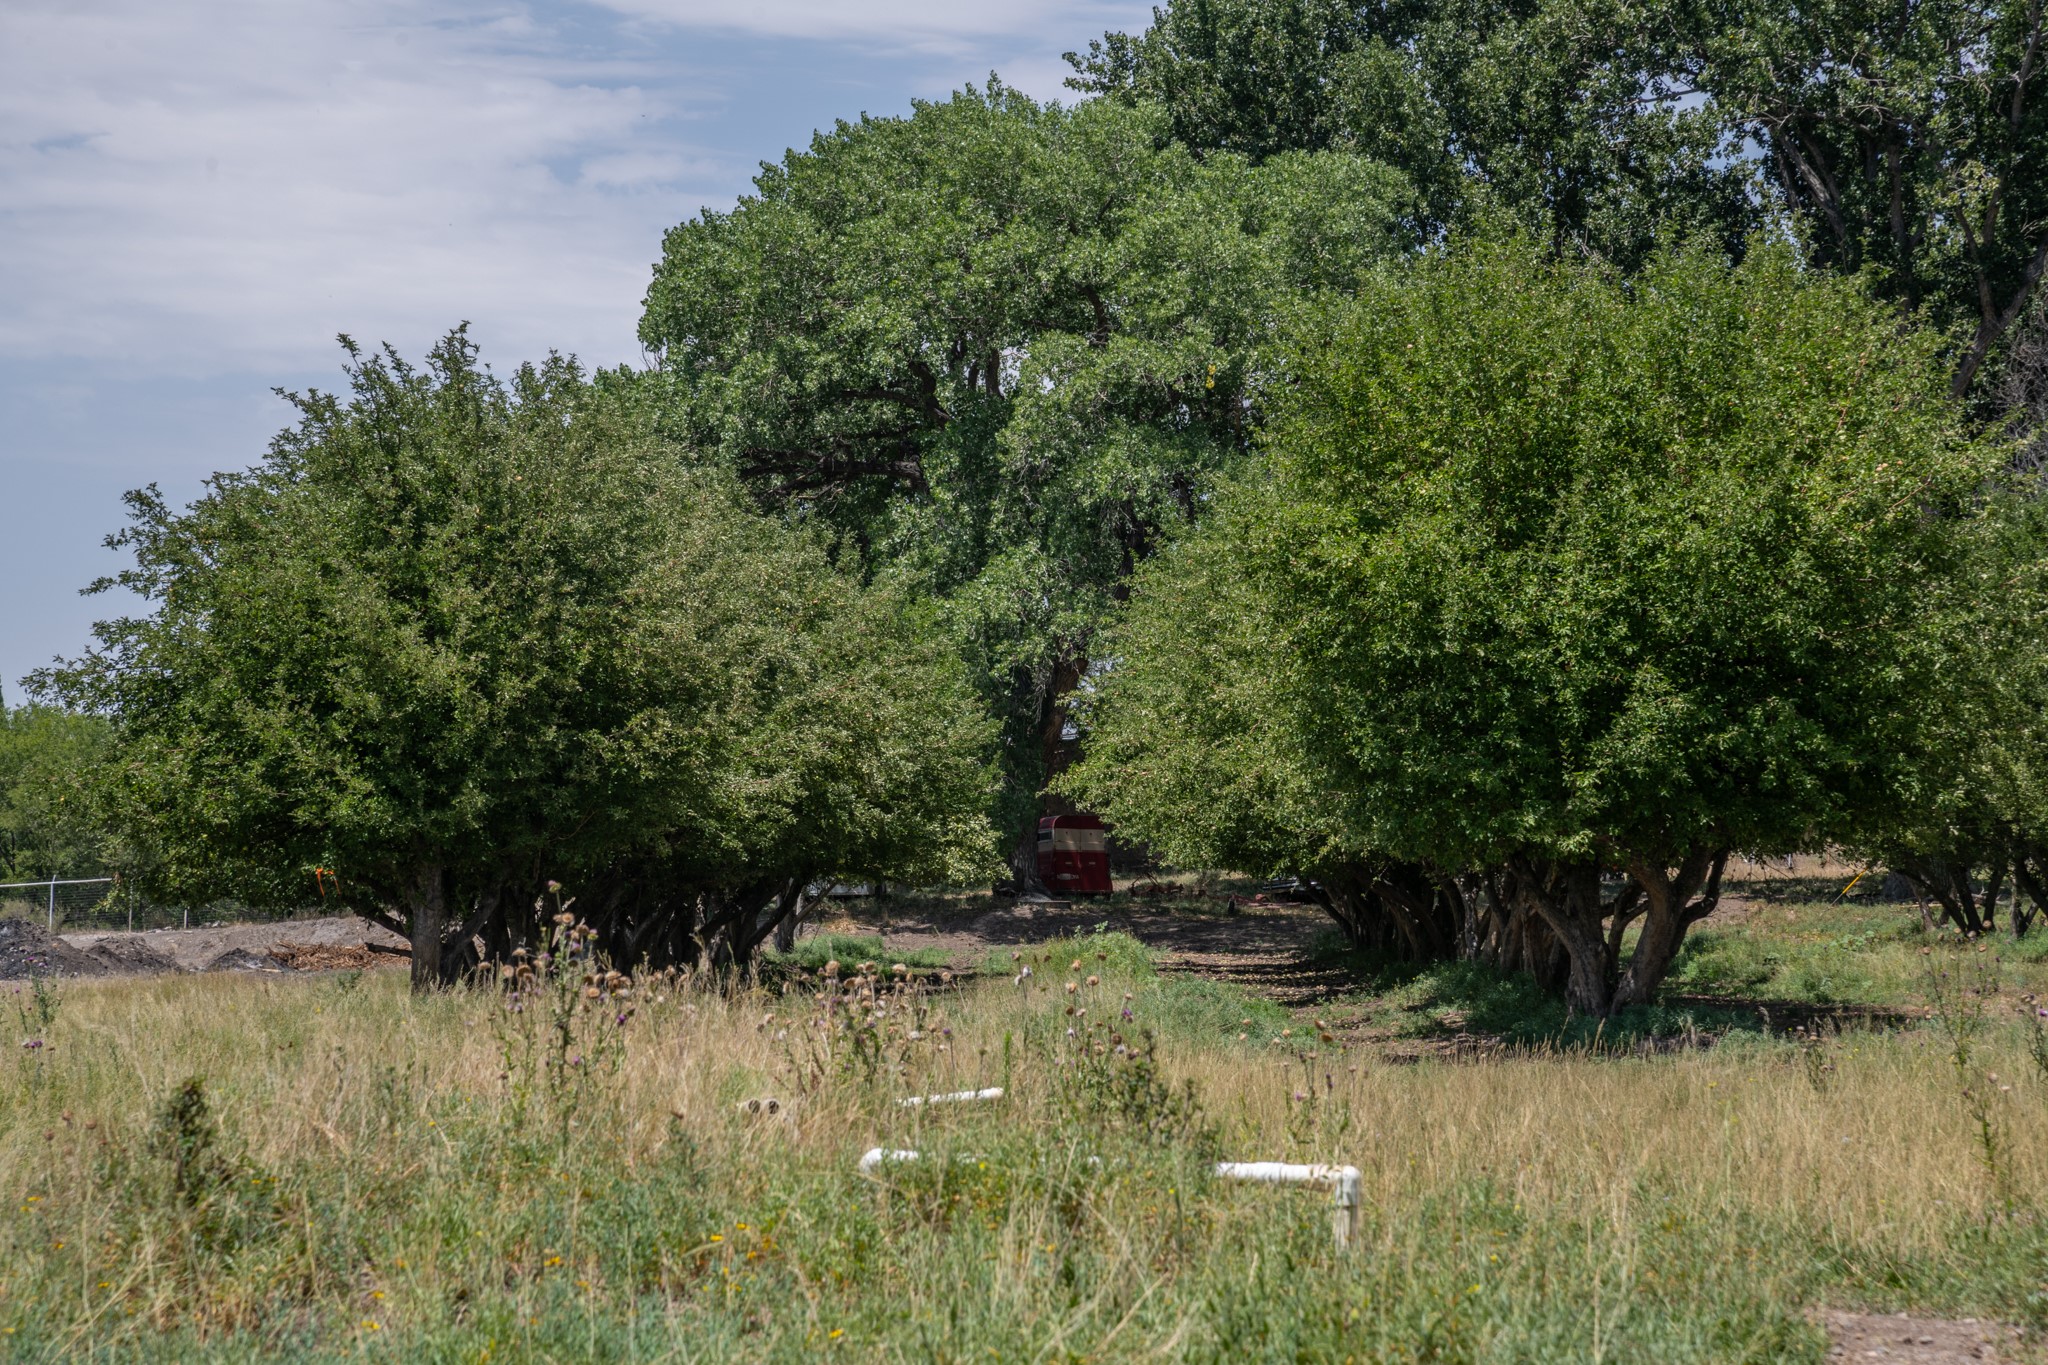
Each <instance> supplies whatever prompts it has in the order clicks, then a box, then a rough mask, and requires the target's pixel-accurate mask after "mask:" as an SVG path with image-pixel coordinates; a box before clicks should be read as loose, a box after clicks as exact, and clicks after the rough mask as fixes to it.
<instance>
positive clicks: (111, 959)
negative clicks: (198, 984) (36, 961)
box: [60, 937, 184, 976]
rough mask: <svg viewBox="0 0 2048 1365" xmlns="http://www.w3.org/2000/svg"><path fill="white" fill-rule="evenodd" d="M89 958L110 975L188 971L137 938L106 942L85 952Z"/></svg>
mask: <svg viewBox="0 0 2048 1365" xmlns="http://www.w3.org/2000/svg"><path fill="white" fill-rule="evenodd" d="M60 941H61V940H60ZM66 946H67V947H68V946H69V945H66ZM73 951H76V949H74V950H73ZM85 955H86V956H87V957H90V958H92V959H93V960H94V961H96V962H98V963H99V964H100V965H101V966H102V967H104V968H105V969H106V972H107V974H108V975H110V976H157V975H160V974H162V973H164V972H177V971H183V970H184V968H182V967H180V966H179V965H178V964H177V963H176V962H175V961H173V960H172V959H171V958H170V957H168V956H167V955H165V954H163V953H160V952H158V951H157V950H156V949H155V948H152V947H151V946H150V945H149V944H148V943H146V942H144V941H143V940H142V939H140V938H134V937H122V938H107V939H102V940H101V941H100V942H98V943H95V944H93V945H92V946H91V947H89V948H87V949H85Z"/></svg>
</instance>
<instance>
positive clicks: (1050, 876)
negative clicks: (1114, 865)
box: [1038, 815, 1110, 896]
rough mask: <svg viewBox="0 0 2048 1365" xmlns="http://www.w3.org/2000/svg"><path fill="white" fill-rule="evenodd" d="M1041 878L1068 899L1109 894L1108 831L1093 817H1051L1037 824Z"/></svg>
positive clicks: (1049, 888)
mask: <svg viewBox="0 0 2048 1365" xmlns="http://www.w3.org/2000/svg"><path fill="white" fill-rule="evenodd" d="M1038 875H1039V876H1040V877H1041V878H1043V879H1044V881H1045V885H1046V888H1047V889H1048V890H1050V891H1053V892H1055V893H1058V894H1063V895H1069V896H1106V895H1108V894H1109V891H1110V886H1109V831H1108V830H1107V829H1105V828H1104V827H1103V824H1102V821H1101V820H1100V819H1099V818H1097V817H1096V816H1093V815H1048V816H1046V817H1045V818H1044V819H1042V820H1040V821H1039V822H1038Z"/></svg>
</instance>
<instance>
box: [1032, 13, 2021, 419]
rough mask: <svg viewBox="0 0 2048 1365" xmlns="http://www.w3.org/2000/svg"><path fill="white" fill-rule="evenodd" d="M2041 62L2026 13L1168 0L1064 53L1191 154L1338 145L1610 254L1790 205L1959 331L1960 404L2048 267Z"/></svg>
mask: <svg viewBox="0 0 2048 1365" xmlns="http://www.w3.org/2000/svg"><path fill="white" fill-rule="evenodd" d="M2044 56H2048V14H2044V11H2043V8H2042V6H2041V5H2040V4H2038V3H2035V0H1939V3H1923V4H1913V5H1883V4H1873V3H1868V0H1840V2H1839V3H1837V2H1836V0H1827V2H1826V3H1822V4H1819V5H1812V4H1796V5H1795V4H1790V3H1787V2H1786V0H1724V2H1722V3H1707V4H1702V3H1694V0H1662V3H1652V4H1628V3H1616V2H1615V0H1506V2H1505V3H1502V2H1501V0H1434V3H1423V2H1422V0H1412V2H1410V3H1397V4H1385V3H1370V4H1364V3H1358V2H1357V0H1171V3H1169V4H1167V5H1165V6H1164V7H1163V8H1160V9H1158V10H1156V11H1155V17H1154V21H1153V24H1152V27H1151V28H1150V29H1148V30H1147V31H1146V32H1144V33H1143V34H1141V35H1138V36H1136V37H1133V36H1131V35H1127V34H1121V33H1112V34H1109V35H1108V36H1107V37H1105V38H1104V39H1102V40H1099V41H1097V42H1096V43H1095V44H1093V45H1092V46H1091V48H1090V51H1089V52H1088V54H1087V55H1086V56H1078V55H1077V56H1073V57H1071V58H1070V60H1071V61H1073V62H1074V64H1075V66H1076V67H1077V69H1078V72H1079V74H1078V76H1077V77H1076V80H1075V84H1077V85H1079V86H1080V87H1081V88H1083V89H1087V90H1094V91H1102V92H1105V93H1109V94H1112V95H1114V96H1117V97H1119V98H1123V99H1127V100H1132V101H1155V102H1157V103H1158V104H1160V105H1161V106H1162V107H1163V108H1164V109H1165V110H1166V112H1167V117H1168V118H1169V120H1170V127H1171V129H1172V134H1173V136H1175V137H1176V138H1178V139H1180V140H1181V141H1182V142H1184V143H1185V144H1186V145H1188V146H1190V147H1192V148H1196V149H1211V148H1213V149H1224V150H1230V151H1236V152H1243V153H1246V154H1249V155H1252V156H1264V155H1272V154H1274V153H1278V152H1282V151H1288V150H1299V149H1312V148H1321V147H1348V148H1353V149H1356V150H1357V151H1359V152H1361V153H1363V154H1365V155H1369V156H1373V157H1376V158H1379V159H1381V160H1384V161H1386V162H1387V163H1388V164H1390V165H1393V166H1395V167H1397V168H1399V169H1401V170H1402V171H1404V172H1405V173H1407V174H1408V175H1409V176H1410V177H1411V178H1412V179H1413V181H1414V182H1415V184H1416V186H1417V188H1418V191H1419V193H1420V194H1421V197H1422V201H1423V202H1424V203H1425V204H1426V205H1428V206H1429V212H1430V215H1431V216H1432V218H1433V219H1434V220H1435V221H1436V222H1438V223H1441V224H1444V225H1450V226H1455V225H1459V224H1464V223H1471V222H1474V221H1478V220H1482V219H1485V218H1488V217H1492V216H1497V215H1502V214H1505V215H1506V216H1507V217H1509V218H1510V219H1511V220H1512V221H1515V222H1518V223H1520V224H1521V225H1523V227H1524V229H1525V230H1528V231H1531V232H1533V233H1535V234H1537V235H1539V236H1543V237H1545V238H1546V239H1547V240H1549V241H1550V242H1551V243H1552V246H1553V249H1554V250H1557V251H1559V252H1566V251H1587V252H1591V253H1593V254H1595V255H1598V256H1600V257H1602V258H1604V259H1606V260H1608V261H1611V262H1614V263H1616V264H1619V265H1622V266H1624V267H1626V268H1633V267H1634V266H1635V264H1636V263H1638V262H1639V261H1641V260H1643V259H1646V258H1647V256H1648V254H1649V252H1650V250H1651V248H1652V247H1653V246H1654V243H1655V242H1656V241H1657V240H1658V239H1659V238H1660V237H1665V236H1669V235H1672V234H1674V233H1681V232H1683V233H1691V234H1694V235H1697V236H1702V237H1704V238H1707V239H1710V240H1716V241H1718V242H1719V244H1720V245H1721V247H1722V249H1723V250H1725V251H1727V252H1728V253H1729V254H1730V256H1731V258H1732V257H1733V256H1735V255H1739V253H1740V249H1741V245H1742V241H1743V235H1744V233H1746V232H1747V231H1748V230H1749V229H1750V228H1751V227H1752V226H1754V225H1755V224H1756V223H1758V222H1759V221H1760V216H1761V215H1762V214H1763V213H1765V212H1776V213H1785V214H1789V215H1791V217H1792V218H1793V219H1794V220H1795V221H1796V222H1797V223H1798V225H1799V231H1800V236H1801V240H1802V242H1803V243H1804V245H1805V248H1806V254H1807V258H1808V260H1809V261H1810V262H1812V263H1813V264H1816V265H1819V266H1821V267H1823V268H1825V269H1829V270H1834V271H1837V272H1840V273H1845V274H1849V273H1855V272H1858V271H1863V270H1869V271H1870V272H1871V275H1872V279H1873V282H1874V285H1875V287H1876V288H1877V290H1878V291H1879V292H1880V294H1882V295H1883V296H1884V297H1887V298H1889V299H1892V300H1893V301H1894V302H1895V303H1896V304H1898V305H1899V306H1900V307H1901V308H1903V309H1905V310H1907V311H1909V312H1910V311H1917V310H1925V313H1926V315H1927V316H1928V317H1929V318H1931V319H1932V321H1933V322H1934V323H1935V324H1936V325H1937V326H1939V327H1942V328H1944V329H1948V330H1951V331H1953V332H1954V334H1955V336H1954V347H1955V349H1954V352H1953V354H1952V355H1951V357H1950V366H1951V370H1950V374H1951V383H1952V385H1953V388H1954V392H1955V393H1956V394H1957V395H1959V396H1960V395H1963V394H1967V393H1977V392H1982V389H1981V387H1980V386H1978V384H1977V381H1978V377H1979V375H1980V374H1982V373H1984V372H1985V366H1986V363H1987V361H1990V360H1993V359H1994V358H1995V357H1996V355H1997V353H1998V350H1999V348H2000V347H2001V346H2002V344H2003V343H2004V342H2005V339H2006V338H2007V337H2008V335H2009V333H2010V332H2011V329H2012V328H2013V326H2014V325H2015V324H2016V323H2017V322H2018V321H2019V320H2020V319H2021V318H2022V317H2023V316H2024V313H2025V309H2026V307H2027V305H2028V303H2029V301H2030V300H2031V299H2032V298H2034V297H2035V296H2036V293H2037V287H2038V285H2039V282H2040V279H2041V276H2042V273H2043V270H2044V268H2048V108H2044V103H2043V98H2042V96H2043V87H2044V82H2048V71H2044V68H2048V61H2044ZM1993 368H1994V369H1995V368H1997V367H1996V366H1994V367H1993Z"/></svg>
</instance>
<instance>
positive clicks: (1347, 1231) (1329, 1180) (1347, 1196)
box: [1216, 1161, 1362, 1251]
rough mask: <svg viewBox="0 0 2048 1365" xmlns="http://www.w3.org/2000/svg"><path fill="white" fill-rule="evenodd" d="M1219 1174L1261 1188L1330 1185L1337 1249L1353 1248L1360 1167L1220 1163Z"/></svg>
mask: <svg viewBox="0 0 2048 1365" xmlns="http://www.w3.org/2000/svg"><path fill="white" fill-rule="evenodd" d="M1216 1175H1217V1178H1218V1179H1221V1180H1250V1181H1255V1182H1257V1183H1258V1184H1261V1185H1328V1186H1329V1187H1330V1232H1331V1234H1332V1235H1333V1236H1334V1237H1335V1238H1336V1239H1337V1250H1339V1251H1342V1250H1344V1249H1345V1248H1346V1247H1348V1246H1350V1245H1351V1239H1352V1237H1353V1236H1354V1235H1356V1234H1357V1232H1358V1203H1359V1190H1360V1186H1361V1184H1362V1182H1361V1181H1360V1179H1359V1175H1358V1168H1357V1167H1356V1166H1296V1165H1293V1164H1291V1163H1289V1162H1285V1161H1219V1162H1217V1163H1216Z"/></svg>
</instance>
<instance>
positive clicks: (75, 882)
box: [0, 877, 327, 934]
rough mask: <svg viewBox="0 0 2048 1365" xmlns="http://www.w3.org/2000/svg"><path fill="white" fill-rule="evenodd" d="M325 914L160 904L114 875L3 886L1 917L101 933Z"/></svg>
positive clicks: (310, 910) (57, 930)
mask: <svg viewBox="0 0 2048 1365" xmlns="http://www.w3.org/2000/svg"><path fill="white" fill-rule="evenodd" d="M323 913H327V912H325V911H322V910H320V909H318V908H316V907H308V908H307V909H304V910H251V909H250V908H249V907H248V906H246V905H241V904H238V903H236V902H234V901H225V900H224V901H216V902H214V903H213V904H211V905H207V906H202V907H199V908H188V907H184V906H174V905H158V904H156V903H155V902H153V901H150V900H148V899H146V898H144V897H142V896H140V895H138V894H136V892H135V891H134V889H133V888H132V887H129V886H126V885H124V884H123V883H122V882H121V881H120V879H119V878H115V877H52V878H49V879H47V880H44V881H39V882H0V916H6V917H8V918H12V919H26V920H34V921H35V922H36V923H38V924H41V925H43V926H44V927H45V928H47V929H48V930H50V932H51V933H57V934H65V933H84V932H87V931H91V930H98V929H133V930H141V929H196V928H199V927H201V926H202V925H215V924H254V923H268V922H271V921H275V920H288V919H298V918H301V917H302V916H306V915H319V914H323Z"/></svg>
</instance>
